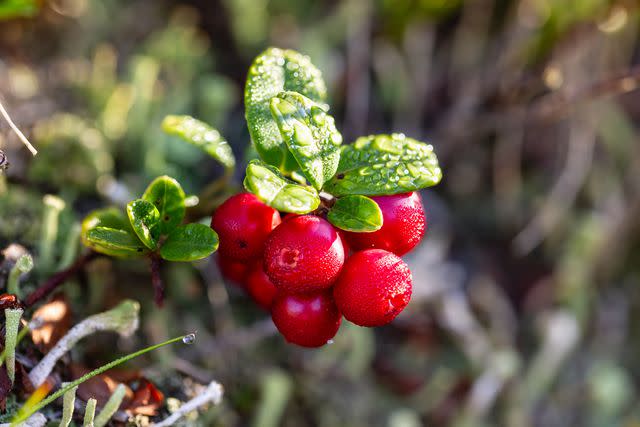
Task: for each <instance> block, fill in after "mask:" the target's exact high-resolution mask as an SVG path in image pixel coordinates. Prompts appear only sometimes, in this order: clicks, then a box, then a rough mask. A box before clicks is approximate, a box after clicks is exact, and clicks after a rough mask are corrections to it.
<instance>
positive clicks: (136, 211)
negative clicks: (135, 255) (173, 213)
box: [127, 199, 160, 250]
mask: <svg viewBox="0 0 640 427" xmlns="http://www.w3.org/2000/svg"><path fill="white" fill-rule="evenodd" d="M127 216H128V217H129V222H130V223H131V227H132V228H133V231H134V232H135V233H136V235H137V236H138V238H139V239H140V241H141V242H142V243H144V245H145V246H146V247H147V248H149V249H152V250H153V249H155V248H156V246H157V245H158V237H160V212H158V209H157V208H156V207H155V206H154V205H153V203H151V202H148V201H146V200H143V199H138V200H134V201H132V202H129V204H128V205H127Z"/></svg>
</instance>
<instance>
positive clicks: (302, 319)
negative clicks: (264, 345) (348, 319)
mask: <svg viewBox="0 0 640 427" xmlns="http://www.w3.org/2000/svg"><path fill="white" fill-rule="evenodd" d="M271 318H272V319H273V323H274V324H275V325H276V327H277V328H278V330H279V331H280V333H281V334H282V335H283V336H284V338H285V339H286V340H287V341H289V342H290V343H293V344H297V345H300V346H303V347H320V346H322V345H324V344H326V343H327V342H328V341H329V340H330V339H331V338H333V337H334V336H335V335H336V332H338V328H340V322H341V321H342V316H341V315H340V312H339V311H338V308H337V307H336V304H335V303H334V301H333V298H332V297H331V292H330V291H324V292H320V293H315V294H298V295H295V294H285V293H282V292H281V293H279V294H278V295H277V296H276V299H275V301H274V302H273V306H272V307H271Z"/></svg>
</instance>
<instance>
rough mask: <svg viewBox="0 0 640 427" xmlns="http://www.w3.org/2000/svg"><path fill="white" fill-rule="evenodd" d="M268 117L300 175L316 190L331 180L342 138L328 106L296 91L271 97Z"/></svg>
mask: <svg viewBox="0 0 640 427" xmlns="http://www.w3.org/2000/svg"><path fill="white" fill-rule="evenodd" d="M270 105H271V114H272V115H273V118H274V119H275V120H276V123H277V124H278V128H279V129H280V134H281V135H282V138H283V139H284V141H285V143H286V144H287V147H288V148H289V151H290V152H291V154H293V157H294V158H295V159H296V161H297V162H298V165H299V166H300V169H301V170H302V173H304V175H305V176H306V178H307V179H308V180H309V182H310V183H311V185H313V186H314V187H315V188H316V189H318V190H319V189H321V188H322V186H323V184H324V183H325V182H326V181H328V180H330V179H331V178H332V177H333V175H334V174H335V172H336V169H337V168H338V162H339V161H340V149H339V147H340V144H342V135H340V132H338V130H337V129H336V126H335V122H334V120H333V117H331V116H330V115H329V114H327V107H326V106H324V105H320V104H318V103H316V102H314V101H312V100H311V99H309V98H307V97H306V96H304V95H301V94H299V93H297V92H281V93H279V94H278V96H277V97H274V98H271V103H270Z"/></svg>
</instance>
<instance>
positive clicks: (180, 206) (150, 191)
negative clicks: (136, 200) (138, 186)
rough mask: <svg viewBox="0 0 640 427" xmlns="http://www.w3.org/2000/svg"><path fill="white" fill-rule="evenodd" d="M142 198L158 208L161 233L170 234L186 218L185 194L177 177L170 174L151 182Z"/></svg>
mask: <svg viewBox="0 0 640 427" xmlns="http://www.w3.org/2000/svg"><path fill="white" fill-rule="evenodd" d="M142 198H143V199H144V200H146V201H148V202H150V203H153V205H154V206H155V207H156V209H158V212H159V213H160V233H161V234H169V233H170V232H171V231H172V230H173V229H174V228H176V227H177V226H178V225H179V224H180V223H181V222H182V220H183V219H184V212H185V206H184V199H185V194H184V191H183V190H182V187H181V186H180V184H179V183H178V181H176V180H175V179H173V178H171V177H168V176H161V177H158V178H156V179H155V180H154V181H153V182H152V183H151V184H149V186H148V187H147V190H146V191H145V192H144V194H143V196H142Z"/></svg>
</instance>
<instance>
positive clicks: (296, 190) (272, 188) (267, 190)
mask: <svg viewBox="0 0 640 427" xmlns="http://www.w3.org/2000/svg"><path fill="white" fill-rule="evenodd" d="M244 187H245V188H246V189H247V191H249V192H251V193H253V194H255V195H256V196H258V198H259V199H260V200H262V201H263V202H265V203H266V204H267V205H269V206H271V207H272V208H274V209H277V210H279V211H282V212H293V213H297V214H305V213H309V212H311V211H313V210H315V209H317V207H318V206H319V205H320V197H319V196H318V192H317V191H316V190H315V189H314V188H313V187H308V186H302V185H300V184H296V183H294V182H293V181H290V180H288V179H286V178H285V177H283V176H282V174H281V173H280V172H279V171H278V170H277V169H276V168H274V167H273V166H269V165H266V164H264V163H263V162H261V161H260V160H252V161H251V162H249V165H248V166H247V176H246V177H245V179H244Z"/></svg>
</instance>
